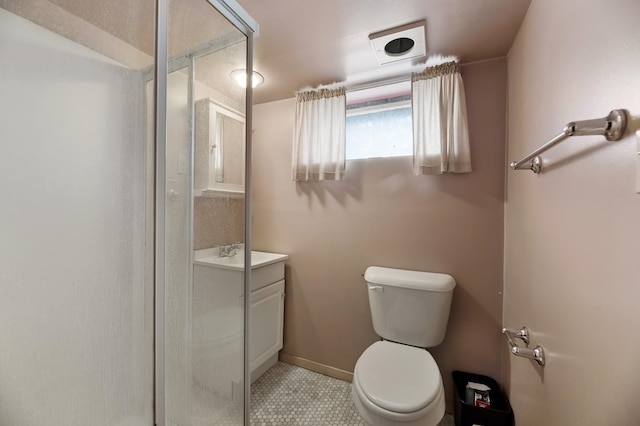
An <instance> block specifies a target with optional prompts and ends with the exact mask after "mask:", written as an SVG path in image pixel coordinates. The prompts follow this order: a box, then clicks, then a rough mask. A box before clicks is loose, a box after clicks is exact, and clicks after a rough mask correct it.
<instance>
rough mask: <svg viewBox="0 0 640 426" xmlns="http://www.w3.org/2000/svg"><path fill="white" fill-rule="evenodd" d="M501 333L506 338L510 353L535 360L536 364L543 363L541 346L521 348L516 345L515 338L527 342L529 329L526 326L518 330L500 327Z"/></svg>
mask: <svg viewBox="0 0 640 426" xmlns="http://www.w3.org/2000/svg"><path fill="white" fill-rule="evenodd" d="M502 334H503V335H504V336H505V337H506V338H507V342H509V347H510V348H511V353H512V354H514V355H516V356H521V357H525V358H530V359H533V360H535V361H536V362H537V363H538V365H544V349H542V346H540V345H537V346H536V347H535V348H533V349H530V348H523V347H521V346H518V343H516V341H515V339H520V340H522V341H523V342H524V343H525V344H526V345H528V344H529V330H528V329H527V327H522V328H521V329H520V330H511V329H508V328H503V329H502Z"/></svg>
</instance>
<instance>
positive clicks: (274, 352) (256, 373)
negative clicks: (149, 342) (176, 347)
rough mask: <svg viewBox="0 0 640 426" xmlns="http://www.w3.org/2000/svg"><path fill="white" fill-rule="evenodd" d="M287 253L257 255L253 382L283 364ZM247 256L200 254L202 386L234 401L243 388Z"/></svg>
mask: <svg viewBox="0 0 640 426" xmlns="http://www.w3.org/2000/svg"><path fill="white" fill-rule="evenodd" d="M287 258H288V256H287V255H285V254H278V253H266V252H258V251H252V252H251V293H250V296H249V297H250V306H251V307H250V326H249V330H250V334H249V359H250V371H251V382H252V383H253V382H254V381H255V380H256V379H257V378H258V377H260V376H261V375H262V374H264V373H265V372H266V371H267V370H268V369H269V368H271V367H272V366H273V365H275V363H276V362H277V361H278V351H279V350H280V349H282V336H283V321H284V262H285V260H286V259H287ZM243 271H244V253H243V252H238V253H237V254H235V255H234V256H231V257H219V256H218V251H217V249H215V248H214V249H205V250H197V251H196V252H195V255H194V280H193V283H194V287H193V311H192V315H193V318H192V319H193V329H192V342H193V347H192V349H193V350H192V358H193V371H194V381H195V384H196V385H197V386H198V387H201V388H203V389H206V390H209V391H215V392H216V393H218V394H220V395H221V396H226V397H233V394H234V391H235V390H236V389H237V386H239V384H240V383H242V366H243V350H242V347H243V340H244V339H243V328H244V327H243V322H244V313H243V312H244V282H243Z"/></svg>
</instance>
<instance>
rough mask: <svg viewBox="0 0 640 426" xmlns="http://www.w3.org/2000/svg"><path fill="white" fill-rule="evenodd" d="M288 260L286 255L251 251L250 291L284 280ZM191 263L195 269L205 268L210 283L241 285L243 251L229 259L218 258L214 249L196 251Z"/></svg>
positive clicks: (216, 250)
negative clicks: (209, 277) (285, 264)
mask: <svg viewBox="0 0 640 426" xmlns="http://www.w3.org/2000/svg"><path fill="white" fill-rule="evenodd" d="M288 258H289V256H287V255H286V254H280V253H268V252H265V251H251V291H256V290H258V289H260V288H262V287H265V286H267V285H269V284H273V283H274V282H277V281H279V280H281V279H284V261H285V260H287V259H288ZM193 263H194V265H195V266H196V267H197V268H200V267H205V269H208V270H209V271H210V272H207V273H206V274H207V275H210V276H211V279H210V282H216V283H223V285H224V284H225V283H226V284H227V285H229V284H231V283H242V275H243V272H244V251H242V250H239V251H238V252H237V253H236V254H235V255H234V256H230V257H218V249H216V248H210V249H203V250H196V251H195V253H194V260H193ZM211 274H213V275H211ZM234 285H235V284H234Z"/></svg>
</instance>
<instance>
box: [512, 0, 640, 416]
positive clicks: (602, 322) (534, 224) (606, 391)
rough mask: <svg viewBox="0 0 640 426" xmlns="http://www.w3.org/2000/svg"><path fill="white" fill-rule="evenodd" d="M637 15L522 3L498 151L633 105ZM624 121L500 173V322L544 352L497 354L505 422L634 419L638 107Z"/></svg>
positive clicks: (603, 2)
mask: <svg viewBox="0 0 640 426" xmlns="http://www.w3.org/2000/svg"><path fill="white" fill-rule="evenodd" d="M639 21H640V2H638V1H637V0H626V1H625V0H617V1H610V0H591V1H588V2H585V1H581V0H564V1H560V2H559V1H554V0H535V1H533V2H532V3H531V7H530V9H529V12H528V15H527V17H526V19H525V21H524V24H523V26H522V28H521V30H520V33H519V35H518V37H517V39H516V41H515V43H514V45H513V48H512V50H511V53H510V56H509V101H508V105H509V122H508V126H509V134H508V140H509V144H508V151H509V157H510V159H518V157H520V156H523V155H525V154H527V153H528V152H529V151H531V150H533V149H535V148H537V147H538V146H539V145H541V144H543V143H545V142H546V141H547V140H549V139H550V138H551V137H553V136H555V135H556V134H558V133H559V132H560V131H561V129H562V128H563V126H564V125H565V123H566V122H569V121H572V120H581V119H589V118H596V117H602V116H605V115H606V114H607V113H608V112H609V111H610V110H611V109H615V108H625V109H627V110H629V112H630V113H631V114H632V115H635V116H636V117H637V116H638V114H640V33H639V32H638V22H639ZM631 127H632V130H631V131H629V132H628V133H627V137H625V138H624V139H623V140H622V141H619V142H606V141H605V140H604V138H602V137H597V136H595V137H580V138H573V139H570V140H568V141H566V142H564V143H563V144H561V145H560V146H558V147H556V148H554V149H553V150H551V151H549V152H547V153H546V154H544V155H543V158H544V160H545V166H546V167H545V170H546V171H545V172H543V173H542V174H541V175H540V176H535V175H533V174H532V173H531V172H527V171H517V172H514V171H509V172H508V175H507V176H508V178H507V183H508V193H507V210H506V212H507V213H506V240H505V265H506V268H505V299H504V323H505V324H506V325H508V326H510V327H520V326H522V325H527V326H528V327H529V328H530V330H531V332H532V334H533V336H532V339H533V342H532V343H533V344H534V345H535V344H541V345H542V346H543V347H544V348H545V350H546V353H547V357H548V360H547V365H546V366H545V367H544V369H541V368H538V367H537V366H536V365H535V364H533V363H532V362H530V361H529V360H526V359H522V358H515V357H513V356H506V357H505V373H504V381H505V383H507V384H509V385H510V389H511V390H510V398H511V403H512V405H513V407H514V411H515V413H516V420H517V423H518V426H526V425H536V426H537V425H551V426H552V425H631V424H638V422H639V421H640V420H638V419H640V404H638V402H637V401H638V396H639V395H640V369H639V368H638V360H640V340H639V339H638V337H639V336H640V309H638V307H639V305H640V256H639V255H640V195H636V194H635V193H634V181H635V173H636V171H635V158H636V152H637V146H636V137H635V136H634V134H633V132H634V131H636V130H637V129H638V119H637V118H636V119H635V120H634V122H633V123H632V124H631ZM505 347H506V345H505ZM505 353H506V351H505Z"/></svg>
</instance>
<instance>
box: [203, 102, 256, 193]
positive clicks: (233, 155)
mask: <svg viewBox="0 0 640 426" xmlns="http://www.w3.org/2000/svg"><path fill="white" fill-rule="evenodd" d="M195 119H196V123H195V124H196V144H195V145H196V146H195V151H196V152H195V180H194V186H195V188H194V189H195V190H196V191H224V192H237V193H242V192H244V165H245V160H244V156H245V141H244V140H245V118H244V115H242V114H240V113H239V112H237V111H234V110H232V109H231V108H228V107H226V106H224V105H221V104H219V103H217V102H215V101H213V100H212V99H210V98H206V99H201V100H199V101H197V102H196V117H195Z"/></svg>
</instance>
